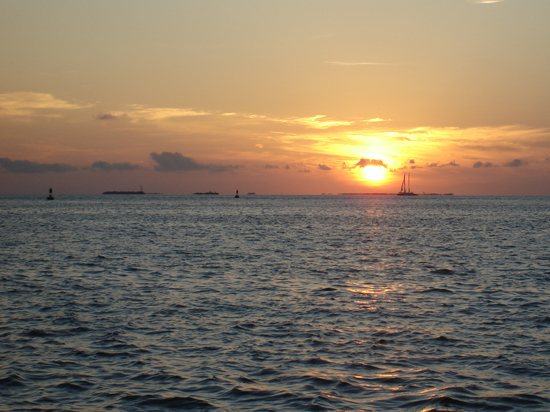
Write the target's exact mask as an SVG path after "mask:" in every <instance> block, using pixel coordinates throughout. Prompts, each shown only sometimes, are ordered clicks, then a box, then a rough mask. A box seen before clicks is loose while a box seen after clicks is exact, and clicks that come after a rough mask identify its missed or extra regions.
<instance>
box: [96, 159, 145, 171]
mask: <svg viewBox="0 0 550 412" xmlns="http://www.w3.org/2000/svg"><path fill="white" fill-rule="evenodd" d="M92 168H95V169H100V170H104V171H106V172H110V171H113V170H123V171H126V170H136V169H139V168H141V166H140V165H133V164H130V163H107V162H102V161H97V162H94V164H92Z"/></svg>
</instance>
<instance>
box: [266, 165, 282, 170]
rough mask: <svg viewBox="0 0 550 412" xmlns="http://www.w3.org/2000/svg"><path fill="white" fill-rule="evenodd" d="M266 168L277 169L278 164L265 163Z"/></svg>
mask: <svg viewBox="0 0 550 412" xmlns="http://www.w3.org/2000/svg"><path fill="white" fill-rule="evenodd" d="M265 168H266V169H278V168H279V166H273V165H265Z"/></svg>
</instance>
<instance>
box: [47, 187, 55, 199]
mask: <svg viewBox="0 0 550 412" xmlns="http://www.w3.org/2000/svg"><path fill="white" fill-rule="evenodd" d="M54 199H55V197H53V190H52V188H51V187H50V194H49V195H48V197H47V198H46V200H54Z"/></svg>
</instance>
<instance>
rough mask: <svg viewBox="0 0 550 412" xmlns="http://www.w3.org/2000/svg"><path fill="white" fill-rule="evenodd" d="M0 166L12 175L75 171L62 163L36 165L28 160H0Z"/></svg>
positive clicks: (72, 167) (5, 158) (74, 168)
mask: <svg viewBox="0 0 550 412" xmlns="http://www.w3.org/2000/svg"><path fill="white" fill-rule="evenodd" d="M0 166H2V167H3V168H4V169H6V170H7V171H9V172H12V173H47V172H53V173H65V172H74V171H75V170H77V168H76V167H74V166H69V165H65V164H62V163H36V162H30V161H28V160H11V159H8V158H7V157H4V158H0Z"/></svg>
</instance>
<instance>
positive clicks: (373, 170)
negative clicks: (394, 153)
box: [363, 166, 387, 182]
mask: <svg viewBox="0 0 550 412" xmlns="http://www.w3.org/2000/svg"><path fill="white" fill-rule="evenodd" d="M386 174H387V170H386V168H385V167H382V166H365V167H364V168H363V179H365V180H368V181H369V182H381V181H383V180H385V179H386Z"/></svg>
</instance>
